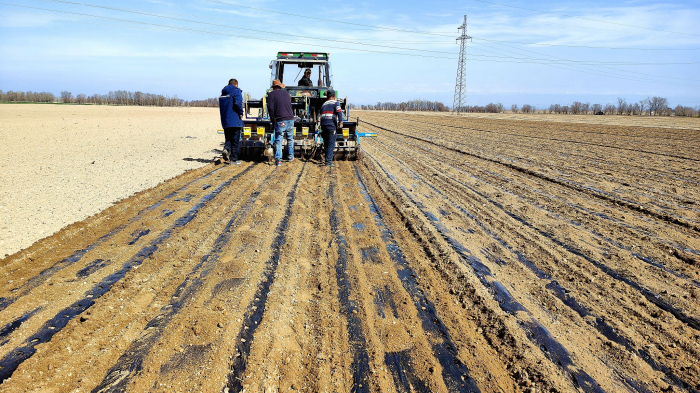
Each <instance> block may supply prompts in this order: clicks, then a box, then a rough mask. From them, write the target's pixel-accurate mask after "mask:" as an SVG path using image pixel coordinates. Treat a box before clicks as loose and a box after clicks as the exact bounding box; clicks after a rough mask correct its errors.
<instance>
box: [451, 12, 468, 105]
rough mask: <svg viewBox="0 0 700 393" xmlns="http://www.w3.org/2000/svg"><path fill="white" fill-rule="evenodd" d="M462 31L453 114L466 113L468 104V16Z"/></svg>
mask: <svg viewBox="0 0 700 393" xmlns="http://www.w3.org/2000/svg"><path fill="white" fill-rule="evenodd" d="M459 30H462V34H461V35H460V36H459V38H457V42H459V64H458V65H457V82H456V83H455V99H454V103H453V104H452V112H456V113H460V112H464V109H465V106H466V104H467V86H466V81H465V78H466V76H467V75H466V72H465V71H464V69H465V68H466V62H467V59H466V56H467V40H471V39H472V37H470V36H468V35H467V16H466V15H464V23H463V24H462V26H459V27H458V28H457V31H459Z"/></svg>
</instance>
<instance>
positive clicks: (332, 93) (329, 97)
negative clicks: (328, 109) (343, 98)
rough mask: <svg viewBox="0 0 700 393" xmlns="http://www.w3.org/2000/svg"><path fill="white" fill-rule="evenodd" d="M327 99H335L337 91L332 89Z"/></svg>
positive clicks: (327, 93) (327, 94)
mask: <svg viewBox="0 0 700 393" xmlns="http://www.w3.org/2000/svg"><path fill="white" fill-rule="evenodd" d="M326 98H328V99H329V100H330V99H331V98H335V90H332V89H331V90H328V91H327V92H326Z"/></svg>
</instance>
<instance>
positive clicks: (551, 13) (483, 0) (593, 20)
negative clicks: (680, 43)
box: [474, 0, 700, 37]
mask: <svg viewBox="0 0 700 393" xmlns="http://www.w3.org/2000/svg"><path fill="white" fill-rule="evenodd" d="M474 1H478V2H480V3H489V4H495V5H500V6H501V7H508V8H515V9H519V10H525V11H532V12H540V13H543V14H550V15H557V16H565V17H567V18H576V19H582V20H587V21H591V22H599V23H608V24H611V25H618V26H625V27H633V28H635V29H643V30H652V31H658V32H663V33H672V34H682V35H692V36H696V37H698V36H700V34H693V33H683V32H679V31H670V30H661V29H654V28H651V27H642V26H635V25H628V24H625V23H617V22H608V21H604V20H599V19H591V18H584V17H582V16H573V15H567V14H560V13H558V12H549V11H540V10H534V9H531V8H524V7H516V6H514V5H507V4H501V3H496V2H493V1H487V0H474Z"/></svg>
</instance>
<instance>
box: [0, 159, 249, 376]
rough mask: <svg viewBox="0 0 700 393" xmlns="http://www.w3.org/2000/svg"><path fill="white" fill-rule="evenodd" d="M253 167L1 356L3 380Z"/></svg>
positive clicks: (180, 219) (222, 186)
mask: <svg viewBox="0 0 700 393" xmlns="http://www.w3.org/2000/svg"><path fill="white" fill-rule="evenodd" d="M250 168H251V167H248V168H246V169H245V170H243V171H242V172H240V173H238V174H236V175H235V176H233V177H232V178H231V179H229V180H227V181H225V182H224V183H222V184H221V185H220V186H219V187H217V188H216V189H215V190H214V191H212V192H211V193H209V194H207V195H205V196H204V197H202V199H201V200H200V202H199V203H197V204H196V205H195V206H194V207H192V208H191V209H190V210H189V211H188V212H187V213H186V214H185V215H184V216H182V217H180V218H179V219H178V220H177V221H175V224H173V226H172V227H170V228H169V229H167V230H165V231H164V232H163V233H162V234H161V235H160V236H159V237H158V238H157V239H154V240H153V241H151V243H150V245H148V246H146V247H144V248H142V249H141V251H139V252H138V253H137V254H136V255H134V256H133V257H132V258H131V259H129V261H127V262H125V263H124V265H123V266H122V268H121V269H120V270H118V271H117V272H115V273H112V274H110V275H109V276H107V277H106V278H105V279H103V280H102V281H101V282H100V283H98V284H97V285H95V286H94V287H93V288H92V289H90V290H88V291H87V292H85V296H84V297H83V299H81V300H78V301H76V302H75V303H73V304H72V305H70V306H69V307H68V308H65V309H63V310H62V311H59V312H58V313H57V314H56V315H55V316H54V317H53V318H51V319H50V320H48V321H47V322H46V323H44V325H43V326H42V327H41V328H39V331H38V332H37V333H35V334H34V335H31V336H30V337H29V338H27V339H26V340H25V341H24V343H23V345H22V346H21V347H19V348H17V349H15V350H13V351H12V352H11V353H9V354H7V355H6V356H5V357H4V358H3V359H2V360H0V382H1V381H4V380H6V379H7V378H9V377H10V376H11V375H12V373H14V371H15V370H16V369H17V367H19V365H20V364H22V362H24V361H25V360H27V359H28V358H30V357H31V356H32V355H33V354H34V353H35V352H36V348H35V347H36V345H38V344H41V343H45V342H48V341H49V340H51V338H52V337H53V336H54V335H55V334H56V333H58V332H59V331H61V329H63V328H64V327H65V326H66V325H67V324H68V322H70V321H71V320H72V319H73V318H75V317H76V316H77V315H80V314H81V313H82V312H84V311H85V310H87V309H88V308H90V307H91V306H92V305H93V304H95V301H96V300H97V299H99V298H100V297H101V296H102V295H104V294H105V293H107V292H109V290H110V289H111V287H112V285H114V284H115V283H117V282H118V281H119V280H121V279H122V278H123V277H124V276H125V275H126V273H128V272H129V271H130V270H131V269H132V268H134V267H136V266H139V265H141V263H142V262H143V261H144V260H145V259H146V258H148V257H149V256H150V255H151V254H153V253H154V252H155V251H156V250H158V246H159V245H160V244H161V243H163V242H164V241H165V240H167V239H168V238H169V237H170V235H171V234H172V233H173V231H174V230H175V229H177V228H180V227H183V226H185V225H187V224H188V223H189V222H190V221H191V220H192V219H193V218H194V217H195V215H196V214H197V212H199V210H200V209H201V208H202V207H204V206H205V205H206V204H207V202H209V201H211V200H212V199H214V197H216V196H217V195H218V194H219V193H220V192H221V190H223V189H224V188H225V187H227V186H228V185H229V184H231V183H232V182H233V181H234V180H236V179H237V178H238V177H240V176H241V175H243V174H244V173H246V172H247V171H248V170H249V169H250Z"/></svg>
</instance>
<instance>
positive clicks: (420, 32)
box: [206, 0, 452, 38]
mask: <svg viewBox="0 0 700 393" xmlns="http://www.w3.org/2000/svg"><path fill="white" fill-rule="evenodd" d="M206 1H208V2H210V3H219V4H225V5H230V6H233V7H239V8H247V9H251V10H255V11H264V12H270V13H273V14H280V15H288V16H295V17H299V18H304V19H315V20H321V21H324V22H333V23H341V24H345V25H353V26H362V27H369V28H371V29H382V30H389V31H399V32H403V33H413V34H425V35H434V36H440V37H450V38H451V37H452V36H451V35H447V34H439V33H428V32H425V31H418V30H404V29H396V28H392V27H383V26H373V25H365V24H362V23H353V22H345V21H341V20H335V19H324V18H315V17H310V16H308V15H299V14H292V13H289V12H281V11H273V10H267V9H264V8H257V7H250V6H247V5H240V4H234V3H228V2H224V1H217V0H206Z"/></svg>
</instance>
